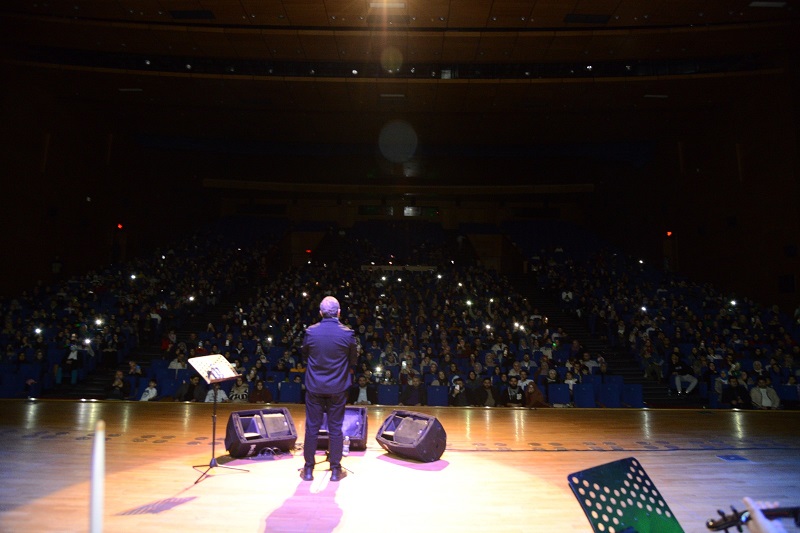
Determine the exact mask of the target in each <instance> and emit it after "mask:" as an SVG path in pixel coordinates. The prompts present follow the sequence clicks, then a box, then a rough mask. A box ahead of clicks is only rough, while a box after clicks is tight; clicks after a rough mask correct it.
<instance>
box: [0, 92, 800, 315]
mask: <svg viewBox="0 0 800 533" xmlns="http://www.w3.org/2000/svg"><path fill="white" fill-rule="evenodd" d="M792 90H793V89H792V88H791V87H790V86H789V85H787V84H785V83H776V84H775V85H774V86H773V90H772V92H771V93H770V94H769V95H752V96H751V97H749V98H746V99H743V100H742V101H740V102H734V103H725V104H724V105H715V106H709V108H707V109H696V110H688V111H684V112H682V113H672V114H671V115H670V116H669V117H664V119H665V121H666V124H661V125H659V127H658V128H655V129H654V131H657V134H656V137H655V138H654V139H653V140H654V141H655V146H656V150H655V153H654V156H653V158H652V159H651V160H650V161H649V163H647V164H646V165H644V166H641V167H632V166H625V167H619V168H615V169H608V168H603V169H599V172H598V173H597V174H596V175H595V174H594V173H592V174H590V175H585V176H581V175H577V174H575V175H573V176H569V179H568V180H567V184H569V183H570V182H572V183H578V182H585V183H591V184H592V186H593V189H592V190H591V191H590V192H586V191H584V192H579V193H575V192H571V193H563V192H562V193H560V194H533V195H529V196H526V197H518V196H515V195H513V194H509V195H505V196H504V197H491V196H488V195H485V194H483V192H482V191H485V189H480V187H486V186H491V184H492V183H493V176H492V175H491V168H492V166H491V164H490V162H488V161H487V162H484V163H483V164H481V165H477V166H476V168H475V169H473V171H474V172H478V173H479V175H478V176H477V178H476V177H475V176H473V177H472V178H471V180H468V181H469V182H470V183H473V184H474V186H475V187H477V188H479V194H467V195H457V194H456V195H442V194H437V195H433V196H431V197H425V196H424V195H420V196H417V197H414V198H411V199H409V198H407V197H403V196H402V195H393V194H394V193H392V194H390V195H387V194H384V193H383V192H382V188H381V185H377V184H375V183H374V182H363V181H362V185H361V186H360V188H359V189H358V194H357V195H356V196H355V197H349V196H348V195H346V194H326V195H322V196H320V195H317V196H312V195H304V194H291V195H283V196H281V195H279V194H278V195H276V194H270V193H269V192H264V193H258V194H256V193H253V192H252V191H251V192H247V191H241V190H238V191H224V190H219V189H209V188H204V187H203V182H204V180H206V179H208V178H211V177H214V176H218V175H220V174H221V173H228V174H226V176H230V175H234V176H243V177H246V178H253V177H257V178H258V179H261V180H264V179H269V178H271V177H273V174H271V169H272V168H273V167H274V168H279V167H280V165H278V164H276V165H272V164H271V163H272V162H271V161H266V160H261V159H259V158H258V157H251V158H246V157H245V158H238V157H236V158H235V159H236V161H233V160H232V159H234V156H231V155H229V154H228V155H226V154H222V155H219V156H216V157H215V158H214V159H213V162H214V164H209V161H210V159H208V158H205V157H202V156H201V155H200V154H196V153H186V152H182V151H179V150H173V151H169V150H164V149H159V148H152V147H147V146H144V145H142V144H141V143H138V142H137V141H136V139H135V138H134V137H133V136H132V135H130V134H129V133H128V132H124V131H120V128H119V127H117V126H115V125H114V124H109V123H105V122H104V121H103V120H102V118H101V117H96V116H95V117H87V116H84V115H83V110H82V109H79V108H64V107H63V106H58V105H56V104H53V107H52V108H46V109H44V110H43V109H40V108H38V107H37V108H35V109H34V108H33V107H31V106H26V105H24V104H20V105H19V106H17V107H14V108H13V109H9V113H8V120H7V121H6V122H4V123H3V124H2V125H1V126H0V132H1V133H2V139H3V140H4V141H5V142H4V143H3V145H4V152H5V154H4V155H5V160H6V161H7V165H6V169H5V171H6V173H7V175H8V178H9V179H8V180H6V183H8V185H7V186H6V193H7V195H6V196H7V201H6V204H7V205H8V208H7V209H5V210H4V211H3V216H4V218H5V224H4V228H6V230H5V231H4V232H3V236H2V246H3V250H4V251H6V252H7V254H6V257H7V259H6V261H3V262H0V264H2V267H0V268H2V271H0V291H1V292H0V293H1V294H4V295H8V294H14V293H18V292H20V291H21V290H24V289H25V288H26V287H29V286H30V285H31V284H32V283H34V282H35V280H37V279H42V280H49V279H51V278H52V272H51V266H52V262H53V259H54V258H55V257H56V256H59V257H60V261H61V263H62V264H63V270H62V276H65V275H69V274H74V273H80V272H85V271H86V270H87V269H90V268H93V267H95V266H98V265H102V264H107V263H108V262H109V261H112V260H120V259H124V258H126V257H133V256H135V255H136V254H139V253H142V252H144V251H146V250H149V249H151V248H152V247H153V246H156V245H159V244H164V243H167V242H169V241H170V240H172V239H174V238H176V237H177V236H178V235H181V234H182V233H185V232H186V231H189V230H191V229H192V228H193V227H196V226H197V225H198V223H199V222H200V221H204V220H208V219H209V218H213V217H216V216H219V215H220V214H221V213H223V212H225V211H230V210H231V209H233V210H234V211H235V210H236V209H238V207H236V206H240V205H241V203H242V201H243V198H245V197H246V202H248V203H249V204H250V205H252V206H254V205H257V204H259V203H261V205H266V206H269V209H267V211H268V212H267V213H266V214H265V215H264V216H281V217H286V218H290V219H293V218H297V219H300V218H305V219H308V218H313V219H317V220H335V221H337V222H338V223H339V224H342V225H343V226H345V227H347V226H349V225H352V224H353V223H354V222H355V221H356V220H359V219H361V218H363V217H364V215H363V214H360V212H359V206H360V205H363V204H364V203H368V204H374V205H393V206H396V207H398V208H400V207H402V206H403V205H404V204H406V203H408V201H409V200H411V201H413V203H414V205H416V206H417V207H424V206H431V207H436V208H438V214H436V215H435V216H433V217H432V220H437V221H439V222H441V223H442V224H443V225H444V226H445V227H447V228H453V227H457V226H458V224H459V223H461V222H477V223H499V222H503V221H506V220H514V219H525V218H536V217H554V218H563V219H568V220H571V221H574V222H577V223H581V224H584V225H586V226H587V227H590V228H592V229H593V230H595V231H597V232H598V233H599V234H601V235H603V236H604V237H606V238H608V239H610V240H612V241H614V242H616V243H618V244H620V245H622V246H623V247H624V248H627V249H631V251H632V252H635V253H641V254H643V255H644V256H646V257H647V258H648V259H650V260H653V261H659V262H660V261H662V260H663V259H664V258H665V257H667V258H669V259H670V263H671V267H672V268H673V269H675V270H678V271H680V272H682V273H685V274H687V275H690V276H692V277H694V278H695V279H701V280H709V281H712V282H715V283H717V284H719V285H720V286H722V287H725V288H728V289H731V290H736V291H737V292H739V293H740V294H747V295H751V296H753V297H755V298H756V299H758V300H759V301H761V302H762V303H766V304H771V303H778V304H779V305H781V306H782V307H783V308H784V309H787V310H790V309H794V307H795V306H796V305H797V301H798V298H799V297H798V292H797V279H796V278H797V273H798V272H800V264H798V256H797V251H798V250H797V248H798V235H800V214H799V213H798V205H800V194H799V193H798V178H797V176H798V174H797V173H798V170H797V169H798V157H797V146H798V131H797V123H798V120H797V114H798V109H797V107H796V106H795V104H794V99H793V98H792V97H791V95H792ZM667 119H668V120H667ZM339 163H340V164H341V165H344V166H347V165H348V162H347V161H344V160H343V161H340V162H339ZM349 163H350V166H349V167H348V168H350V169H351V170H352V169H353V168H355V169H358V168H360V167H359V166H358V165H359V162H358V161H355V160H352V161H350V162H349ZM445 163H446V162H444V161H440V162H439V165H440V166H439V168H440V169H444V168H447V166H446V164H445ZM452 168H453V169H456V171H457V172H463V173H466V172H467V170H466V167H465V166H464V164H463V162H462V163H461V164H455V162H454V165H453V166H452ZM498 168H500V171H502V172H514V173H516V175H518V176H520V177H521V178H520V179H522V180H523V181H524V180H526V179H530V180H531V181H534V180H536V179H538V178H537V175H536V173H535V172H531V169H530V163H529V162H528V161H524V160H516V161H506V162H505V163H504V165H503V166H502V167H498ZM570 168H571V169H573V170H574V167H570ZM309 169H311V170H309ZM315 170H316V169H315V167H314V165H313V164H312V165H308V166H307V167H306V168H304V170H303V172H304V175H305V176H308V174H309V173H310V174H312V176H311V177H312V178H313V172H314V171H315ZM587 171H588V172H592V169H591V167H587ZM613 172H616V174H615V176H611V174H612V173H613ZM344 173H345V172H343V171H342V174H344ZM334 175H336V173H334ZM265 176H266V177H265ZM276 176H277V177H280V176H279V175H277V174H276ZM529 176H530V178H529ZM328 177H329V176H328ZM457 177H458V176H456V178H457ZM443 179H453V177H450V178H447V176H443ZM330 181H333V182H335V181H336V179H332V180H330ZM392 183H393V184H394V185H398V184H399V185H402V183H403V182H402V180H400V179H395V180H394V181H393V182H392ZM481 183H483V185H481ZM313 188H314V187H313V186H312V185H309V186H308V190H309V191H312V190H313ZM232 206H233V207H232ZM256 211H257V210H256ZM399 211H400V209H398V210H396V211H395V214H394V215H392V216H402V215H401V214H397V213H398V212H399ZM118 223H122V224H123V229H122V230H118V229H117V227H116V225H117V224H118ZM666 231H672V232H673V237H672V238H671V239H666V238H665V237H664V234H665V232H666Z"/></svg>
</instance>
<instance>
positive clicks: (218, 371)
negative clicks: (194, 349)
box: [189, 354, 239, 385]
mask: <svg viewBox="0 0 800 533" xmlns="http://www.w3.org/2000/svg"><path fill="white" fill-rule="evenodd" d="M189 364H190V365H192V367H193V368H194V369H195V370H196V371H197V372H198V374H200V375H201V376H202V377H203V379H204V380H206V383H208V384H209V385H211V384H212V383H219V382H220V381H228V380H231V379H236V378H237V377H239V373H238V372H236V369H235V368H233V365H231V364H230V362H228V360H227V359H225V356H224V355H222V354H212V355H203V356H201V357H192V358H191V359H189Z"/></svg>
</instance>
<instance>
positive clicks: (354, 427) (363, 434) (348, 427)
mask: <svg viewBox="0 0 800 533" xmlns="http://www.w3.org/2000/svg"><path fill="white" fill-rule="evenodd" d="M367 431H369V430H368V429H367V408H366V407H358V406H355V405H348V406H346V407H345V408H344V421H343V422H342V435H345V436H347V437H350V449H351V450H366V449H367ZM328 442H329V439H328V413H324V414H323V415H322V426H321V427H320V428H319V433H317V449H318V450H327V449H328Z"/></svg>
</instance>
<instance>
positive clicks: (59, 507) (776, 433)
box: [0, 400, 800, 533]
mask: <svg viewBox="0 0 800 533" xmlns="http://www.w3.org/2000/svg"><path fill="white" fill-rule="evenodd" d="M288 407H289V409H290V412H291V414H292V418H293V420H294V423H295V425H296V427H297V431H298V435H299V438H298V444H300V443H301V442H302V435H303V429H304V413H303V407H302V406H301V405H291V406H288ZM244 409H249V406H247V405H231V404H225V405H220V406H219V414H218V427H217V447H216V451H217V456H218V458H219V462H220V464H227V465H228V466H236V467H240V468H246V469H248V470H249V472H247V473H243V472H238V471H234V470H226V469H222V468H215V469H213V470H212V471H211V472H210V473H209V474H210V475H209V477H206V478H204V479H203V480H202V481H200V482H199V483H198V484H195V480H197V479H198V476H199V474H200V473H199V472H198V471H196V470H194V469H193V468H192V465H198V464H200V465H208V464H209V462H210V460H211V446H210V444H211V420H212V418H211V413H212V406H211V405H204V404H188V403H140V402H104V401H96V402H95V401H92V402H75V401H61V400H53V401H24V400H19V401H16V400H9V401H2V402H0V442H2V447H0V468H1V470H0V471H2V472H3V480H2V483H0V531H3V532H16V531H20V532H21V531H36V532H40V531H42V532H49V531H53V532H56V531H57V532H65V531H87V530H88V527H89V494H90V465H91V454H92V447H93V445H92V443H93V440H92V435H93V431H94V428H95V424H96V422H97V421H98V420H101V419H102V420H104V421H105V423H106V425H107V427H106V443H105V446H106V476H105V510H104V513H103V522H104V530H105V531H115V532H133V531H137V532H142V531H172V532H178V531H215V532H227V531H235V532H240V533H241V532H267V531H269V532H272V531H291V532H295V531H307V532H313V533H317V532H329V531H343V532H351V531H352V532H361V531H404V532H407V531H434V530H438V531H443V530H452V531H459V532H460V533H464V532H473V531H481V532H483V531H503V532H515V531H520V532H522V531H525V532H529V531H543V532H553V531H575V532H583V531H591V530H592V529H591V526H590V524H589V521H588V520H587V518H586V516H585V515H584V513H583V510H582V508H581V505H580V503H579V502H578V500H576V498H575V497H574V496H573V494H572V491H571V489H570V487H569V485H568V482H567V476H568V475H569V474H570V473H573V472H577V471H580V470H584V469H587V468H591V467H595V466H599V465H603V464H605V463H609V462H611V461H616V460H618V459H623V458H627V457H635V458H636V460H637V461H638V462H639V463H640V464H641V466H642V467H643V469H644V470H645V471H646V473H647V474H648V475H649V477H650V479H651V480H652V482H653V484H654V485H655V487H657V488H658V490H659V491H660V492H661V495H662V496H663V499H664V500H665V501H666V503H667V504H668V505H669V507H670V508H671V510H672V511H673V513H674V515H675V517H676V518H677V520H678V521H679V522H680V524H681V526H682V527H683V529H684V530H685V531H688V532H694V531H697V532H701V531H706V528H705V525H704V524H705V520H706V519H708V518H712V517H714V516H715V515H716V510H717V509H719V508H724V509H727V508H728V506H730V505H731V504H734V505H736V506H737V507H738V508H742V507H743V506H742V505H741V499H742V497H743V496H750V497H752V498H753V499H755V500H760V501H779V502H780V503H781V504H783V505H792V506H797V505H800V453H799V452H800V439H798V437H800V428H798V422H800V416H799V415H800V413H798V412H797V411H794V412H793V411H779V412H739V411H724V410H719V411H717V410H714V411H703V410H635V409H631V410H628V409H609V410H604V409H585V410H584V409H540V410H524V409H481V408H463V409H462V408H418V409H417V411H419V412H424V413H428V414H433V415H435V416H436V417H437V418H438V419H439V421H440V422H441V423H442V425H443V426H444V428H445V430H446V431H447V449H446V451H445V453H444V455H443V456H442V458H441V459H440V460H439V461H436V462H433V463H419V462H414V461H410V460H407V459H403V458H400V457H396V456H394V455H390V454H388V453H386V452H385V451H384V450H383V449H382V448H381V447H380V446H379V445H378V443H377V442H376V440H375V434H376V433H377V430H378V428H379V427H380V426H381V424H382V423H383V421H384V420H385V419H386V417H387V416H389V414H390V413H391V412H392V411H393V410H394V408H392V407H381V406H374V407H370V408H369V409H368V423H369V440H368V446H367V450H366V451H365V452H363V451H362V452H352V453H351V454H350V456H349V457H347V458H345V460H344V465H345V466H346V467H347V468H348V469H350V470H352V471H353V474H351V475H349V476H348V477H347V478H345V479H344V480H342V481H341V482H339V483H333V482H329V480H328V473H327V472H326V471H325V470H321V469H319V468H318V469H317V470H316V471H315V480H314V481H312V482H303V481H302V480H301V479H300V478H299V476H298V468H300V467H301V466H302V464H303V460H302V454H301V452H299V451H296V452H294V454H293V455H290V454H287V455H286V456H285V457H283V458H278V459H275V460H252V459H235V460H231V461H229V462H228V459H230V457H229V456H227V454H226V452H225V450H224V445H223V439H224V433H225V426H226V424H227V421H228V418H229V414H230V413H231V412H232V411H240V410H244ZM201 470H203V469H201ZM782 523H783V524H784V525H785V527H786V528H787V530H789V531H797V528H796V527H795V526H794V525H793V524H792V523H791V520H783V521H782Z"/></svg>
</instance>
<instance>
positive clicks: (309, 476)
mask: <svg viewBox="0 0 800 533" xmlns="http://www.w3.org/2000/svg"><path fill="white" fill-rule="evenodd" d="M300 477H301V478H303V481H313V480H314V467H313V466H304V467H303V469H302V470H301V471H300Z"/></svg>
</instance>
